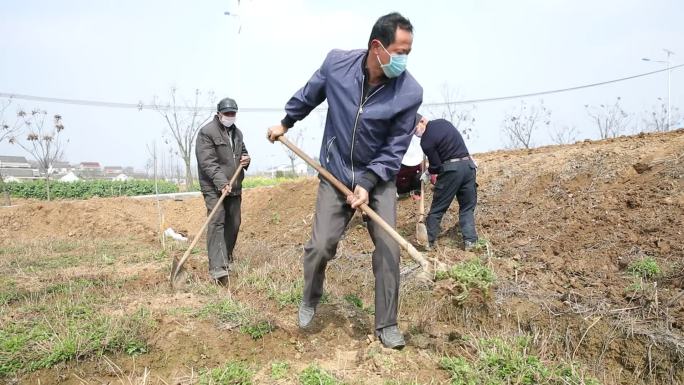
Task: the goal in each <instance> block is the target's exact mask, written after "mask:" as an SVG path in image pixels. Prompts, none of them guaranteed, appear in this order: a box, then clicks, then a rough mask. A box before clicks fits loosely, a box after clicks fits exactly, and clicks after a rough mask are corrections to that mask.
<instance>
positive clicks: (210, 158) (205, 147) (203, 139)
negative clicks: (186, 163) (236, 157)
mask: <svg viewBox="0 0 684 385" xmlns="http://www.w3.org/2000/svg"><path fill="white" fill-rule="evenodd" d="M195 154H196V155H197V164H198V165H199V167H200V168H201V169H202V172H204V174H206V175H207V176H208V177H210V178H211V180H212V181H213V182H214V186H215V187H216V189H217V190H220V189H222V188H223V186H225V185H226V184H228V178H227V177H226V176H225V175H223V172H221V167H220V166H219V161H218V157H217V156H216V150H215V149H214V142H212V140H211V138H210V137H209V136H208V135H207V134H205V133H203V132H202V131H200V132H199V134H198V135H197V143H196V146H195Z"/></svg>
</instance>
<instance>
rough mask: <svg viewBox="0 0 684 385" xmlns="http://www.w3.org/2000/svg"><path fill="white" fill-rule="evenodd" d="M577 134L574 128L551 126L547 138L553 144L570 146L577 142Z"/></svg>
mask: <svg viewBox="0 0 684 385" xmlns="http://www.w3.org/2000/svg"><path fill="white" fill-rule="evenodd" d="M578 133H579V132H578V131H577V128H576V127H575V126H568V125H563V126H553V127H551V128H550V130H549V137H551V141H552V142H553V143H554V144H570V143H574V142H575V141H577V134H578Z"/></svg>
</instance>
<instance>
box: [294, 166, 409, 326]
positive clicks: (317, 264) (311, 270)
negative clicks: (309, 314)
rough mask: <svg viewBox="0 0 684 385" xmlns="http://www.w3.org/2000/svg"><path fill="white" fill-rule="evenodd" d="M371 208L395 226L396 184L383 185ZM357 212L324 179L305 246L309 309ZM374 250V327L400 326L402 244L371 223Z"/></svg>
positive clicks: (305, 298)
mask: <svg viewBox="0 0 684 385" xmlns="http://www.w3.org/2000/svg"><path fill="white" fill-rule="evenodd" d="M369 205H370V207H371V208H372V209H373V210H375V211H376V212H377V213H378V214H379V215H380V217H382V218H383V219H384V220H385V221H386V222H387V223H388V224H389V225H390V226H392V227H394V226H395V223H396V213H397V188H396V184H395V182H394V181H389V182H382V181H380V182H379V183H378V184H377V186H376V187H375V188H374V189H373V190H372V191H371V192H370V198H369ZM353 214H354V210H352V209H351V206H349V205H348V204H347V203H346V197H345V196H344V195H342V194H341V193H340V192H338V191H337V190H336V189H335V188H334V187H333V186H332V185H331V184H330V183H329V182H327V181H325V180H323V179H321V182H320V184H319V186H318V198H317V200H316V213H315V215H314V221H313V231H312V235H311V240H309V242H308V243H307V244H306V246H305V247H304V295H303V300H302V301H303V302H304V304H305V305H307V306H312V307H316V306H317V305H318V302H319V301H320V299H321V295H322V294H323V282H324V280H325V268H326V266H327V265H328V261H330V260H332V259H333V258H334V257H335V252H336V251H337V244H338V242H339V241H340V238H341V237H342V235H343V234H344V231H345V228H346V227H347V224H348V223H349V221H350V219H351V217H352V216H353ZM368 232H369V233H370V236H371V239H372V240H373V244H374V245H375V250H374V251H373V274H374V275H375V328H376V329H382V328H384V327H387V326H393V325H396V324H397V305H398V301H399V244H398V243H397V242H396V241H395V240H394V239H392V237H390V235H389V234H387V233H386V232H385V231H384V230H383V229H382V228H381V227H380V226H379V225H377V224H376V223H374V222H373V221H370V222H368Z"/></svg>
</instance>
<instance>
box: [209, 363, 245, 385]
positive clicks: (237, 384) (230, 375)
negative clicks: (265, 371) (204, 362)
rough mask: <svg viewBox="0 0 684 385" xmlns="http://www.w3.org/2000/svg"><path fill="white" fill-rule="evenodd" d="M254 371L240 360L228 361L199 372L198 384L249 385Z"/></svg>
mask: <svg viewBox="0 0 684 385" xmlns="http://www.w3.org/2000/svg"><path fill="white" fill-rule="evenodd" d="M252 377H254V372H253V371H252V370H251V369H250V368H249V367H247V365H245V364H244V363H242V362H238V361H229V362H227V363H226V364H225V365H223V366H221V367H218V368H213V369H207V370H205V371H203V372H202V373H201V374H200V377H199V384H200V385H251V384H252Z"/></svg>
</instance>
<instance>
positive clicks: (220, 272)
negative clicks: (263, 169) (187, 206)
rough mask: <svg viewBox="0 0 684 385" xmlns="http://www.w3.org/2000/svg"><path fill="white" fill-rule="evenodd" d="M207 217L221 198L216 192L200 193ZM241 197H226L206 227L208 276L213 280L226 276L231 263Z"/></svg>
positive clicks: (237, 229) (238, 222) (238, 227)
mask: <svg viewBox="0 0 684 385" xmlns="http://www.w3.org/2000/svg"><path fill="white" fill-rule="evenodd" d="M202 195H204V203H205V205H206V206H207V215H209V213H210V212H211V210H212V209H213V208H214V206H215V205H216V202H218V200H219V198H220V197H221V195H220V192H218V191H202ZM241 202H242V196H240V195H236V196H230V195H229V196H227V197H225V199H224V200H223V204H221V206H219V208H218V209H217V210H216V213H214V216H213V217H212V218H211V220H210V221H209V225H208V226H207V253H208V255H209V274H210V275H211V277H212V278H214V279H219V278H221V277H224V276H226V275H228V270H229V266H230V263H231V262H232V261H233V249H234V248H235V242H236V241H237V236H238V231H239V230H240V219H241V218H240V203H241Z"/></svg>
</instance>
